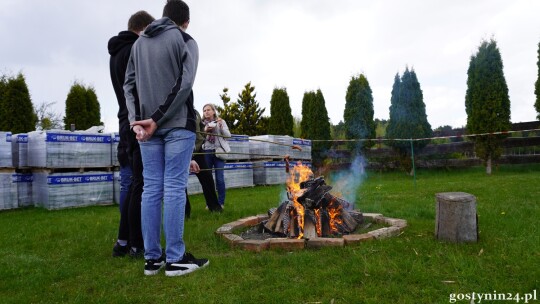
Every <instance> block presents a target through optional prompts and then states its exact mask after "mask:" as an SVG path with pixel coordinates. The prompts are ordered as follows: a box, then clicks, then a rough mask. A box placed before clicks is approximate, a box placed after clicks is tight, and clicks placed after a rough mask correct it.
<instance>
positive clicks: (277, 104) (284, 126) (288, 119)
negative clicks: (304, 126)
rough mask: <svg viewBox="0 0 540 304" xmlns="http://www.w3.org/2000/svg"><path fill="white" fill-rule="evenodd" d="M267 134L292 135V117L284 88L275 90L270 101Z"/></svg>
mask: <svg viewBox="0 0 540 304" xmlns="http://www.w3.org/2000/svg"><path fill="white" fill-rule="evenodd" d="M268 133H269V134H273V135H289V136H292V135H293V116H292V110H291V106H290V104H289V95H288V94H287V89H285V88H275V89H274V91H273V92H272V98H271V99H270V119H269V126H268Z"/></svg>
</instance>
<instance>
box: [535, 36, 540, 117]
mask: <svg viewBox="0 0 540 304" xmlns="http://www.w3.org/2000/svg"><path fill="white" fill-rule="evenodd" d="M536 65H537V67H538V76H537V79H536V83H535V87H534V94H536V102H535V103H534V108H535V109H536V114H537V115H536V119H538V120H540V43H538V61H537V62H536Z"/></svg>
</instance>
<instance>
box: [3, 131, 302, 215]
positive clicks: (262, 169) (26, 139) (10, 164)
mask: <svg viewBox="0 0 540 304" xmlns="http://www.w3.org/2000/svg"><path fill="white" fill-rule="evenodd" d="M118 142H119V136H118V133H112V134H104V133H97V132H86V131H75V132H70V131H64V130H50V131H35V132H30V133H28V134H14V135H12V134H11V132H0V191H1V193H2V194H1V196H0V210H2V209H12V208H18V207H24V206H33V205H36V206H41V207H44V208H47V209H62V208H68V207H80V206H90V205H100V204H111V203H112V202H113V201H116V202H118V201H119V196H120V174H119V171H118V165H119V164H118V160H117V157H116V151H117V147H118ZM274 143H278V144H277V145H276V144H274ZM229 145H230V147H231V153H230V154H226V155H223V158H224V159H225V160H226V162H227V163H226V164H225V168H224V174H225V180H226V187H227V188H240V187H252V186H253V185H254V184H264V185H270V184H283V183H285V182H286V178H287V173H286V172H285V162H284V161H283V157H284V156H285V155H289V156H290V158H291V162H290V166H294V164H295V163H296V161H298V160H302V161H303V163H307V164H309V162H308V161H309V160H311V141H309V140H302V139H296V138H292V137H290V136H277V135H262V136H253V137H248V136H247V135H232V137H231V138H230V139H229ZM292 145H297V146H300V147H301V148H302V151H297V150H293V149H291V146H292ZM188 192H189V194H197V193H202V187H201V185H200V184H199V181H198V179H197V177H196V176H195V175H194V174H190V176H189V179H188Z"/></svg>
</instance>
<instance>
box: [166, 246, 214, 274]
mask: <svg viewBox="0 0 540 304" xmlns="http://www.w3.org/2000/svg"><path fill="white" fill-rule="evenodd" d="M208 264H210V261H208V260H207V259H196V258H195V257H194V256H193V255H192V254H191V253H188V252H186V253H184V256H183V257H182V259H181V260H180V261H178V262H174V263H167V265H166V266H165V275H166V276H168V277H174V276H181V275H184V274H188V273H190V272H193V271H195V270H197V269H199V268H202V267H205V266H208Z"/></svg>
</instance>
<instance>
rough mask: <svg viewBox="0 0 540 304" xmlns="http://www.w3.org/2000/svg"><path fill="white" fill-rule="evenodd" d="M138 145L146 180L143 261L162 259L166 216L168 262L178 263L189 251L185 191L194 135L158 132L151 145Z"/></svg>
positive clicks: (177, 130) (142, 214)
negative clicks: (186, 233) (185, 239)
mask: <svg viewBox="0 0 540 304" xmlns="http://www.w3.org/2000/svg"><path fill="white" fill-rule="evenodd" d="M139 144H140V147H141V156H142V161H143V177H144V187H143V194H142V203H141V209H142V210H141V221H142V231H143V239H144V249H145V253H144V257H145V259H158V258H159V257H160V256H161V221H162V212H163V231H164V233H165V254H166V256H167V262H169V263H170V262H176V261H179V260H180V259H182V257H183V255H184V252H185V250H186V246H185V243H184V217H185V206H186V187H187V180H188V175H189V163H190V161H191V155H192V153H193V148H194V146H195V133H193V132H191V131H188V130H185V129H180V128H172V129H158V130H156V132H155V133H154V135H152V137H151V138H150V139H149V140H148V141H145V142H139ZM162 202H163V209H162Z"/></svg>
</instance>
